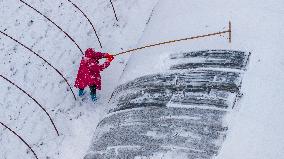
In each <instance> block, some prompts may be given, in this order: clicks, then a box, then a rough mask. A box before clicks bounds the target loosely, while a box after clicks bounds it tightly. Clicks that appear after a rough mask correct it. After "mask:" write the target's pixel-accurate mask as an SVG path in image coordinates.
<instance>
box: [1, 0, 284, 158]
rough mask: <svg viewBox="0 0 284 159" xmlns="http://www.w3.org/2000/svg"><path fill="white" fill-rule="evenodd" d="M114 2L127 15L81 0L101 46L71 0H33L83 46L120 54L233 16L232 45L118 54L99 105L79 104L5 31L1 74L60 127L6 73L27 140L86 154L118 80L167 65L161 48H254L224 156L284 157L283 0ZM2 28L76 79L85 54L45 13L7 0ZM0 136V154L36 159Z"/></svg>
mask: <svg viewBox="0 0 284 159" xmlns="http://www.w3.org/2000/svg"><path fill="white" fill-rule="evenodd" d="M113 2H114V6H115V7H116V9H117V14H118V19H119V22H116V20H115V17H114V15H113V12H112V8H111V5H110V3H109V1H106V0H97V1H91V0H86V1H84V2H81V1H79V0H77V1H75V0H74V3H76V4H77V5H78V6H79V7H81V9H82V10H84V11H85V12H86V13H87V15H88V16H89V17H90V19H91V21H92V22H94V24H95V27H96V29H97V31H98V34H99V37H100V38H101V41H102V45H103V47H104V48H103V49H99V45H98V43H97V40H96V37H95V34H94V32H93V31H92V28H91V26H90V25H89V23H88V22H87V20H86V19H84V17H83V16H82V15H81V13H80V12H79V11H77V10H76V9H75V8H74V7H73V6H72V5H71V4H70V3H69V2H68V1H67V0H48V1H37V0H27V3H29V4H32V5H33V6H34V7H35V8H37V9H38V10H39V11H41V12H42V13H44V14H45V15H46V16H48V17H50V18H51V19H52V20H54V21H55V22H56V23H57V24H58V25H59V26H61V27H62V28H63V29H64V30H66V31H67V32H68V33H69V34H70V35H71V36H72V37H73V38H74V39H75V40H76V41H77V42H78V44H79V45H80V46H81V48H82V49H86V48H88V47H94V48H96V49H97V50H99V51H102V52H111V53H117V52H120V51H122V50H126V49H128V48H135V47H139V46H143V45H145V44H149V43H155V42H162V41H167V40H172V39H177V38H184V37H188V36H194V35H201V34H207V33H211V32H216V31H222V30H225V29H227V27H228V21H229V20H231V21H232V24H233V27H232V28H233V34H232V35H233V41H232V43H231V44H228V39H226V38H227V36H225V35H224V37H223V36H221V37H220V36H215V37H209V38H204V39H199V40H195V41H186V42H180V43H176V44H174V45H172V44H170V45H165V46H162V47H155V48H151V49H145V50H143V51H139V52H135V53H133V56H131V57H130V59H129V60H128V58H129V54H127V55H122V56H118V57H117V58H116V59H115V61H114V63H113V64H112V65H111V66H110V68H108V69H107V70H106V71H105V72H103V90H102V91H101V92H99V100H98V101H97V103H96V104H93V103H92V102H91V101H89V100H85V101H80V100H78V101H74V99H73V96H72V94H71V92H70V90H68V86H67V85H66V83H64V81H63V80H62V78H61V77H60V76H59V75H58V74H56V72H55V71H54V70H52V69H51V68H50V67H49V66H48V65H47V64H45V63H44V62H43V61H42V60H40V59H39V58H37V57H36V56H35V55H33V54H31V53H30V52H29V51H28V50H26V49H25V48H23V47H22V46H20V45H18V44H17V43H15V42H14V41H12V40H11V39H9V38H7V37H5V36H3V35H2V34H0V52H1V53H0V58H1V60H0V65H1V66H0V67H1V69H0V73H1V74H2V75H5V76H6V77H8V78H9V79H11V80H12V81H14V82H15V83H17V84H18V85H19V86H20V87H22V88H23V89H25V90H26V91H27V92H29V93H30V94H31V95H32V96H33V97H35V98H36V99H37V100H38V101H39V103H41V104H42V105H43V106H44V107H45V108H46V109H47V111H48V112H49V113H50V114H51V117H52V119H54V121H55V124H56V126H57V128H58V130H59V133H60V136H59V137H57V136H56V133H55V131H54V130H53V127H52V125H51V124H50V122H49V120H48V118H47V116H46V114H44V113H43V111H42V110H41V109H40V108H39V107H38V106H37V105H36V103H34V102H33V101H32V100H31V99H29V98H28V97H27V96H26V95H24V94H23V93H22V92H20V91H19V90H17V89H16V88H15V87H14V86H12V85H10V84H9V83H7V82H6V81H4V80H2V79H1V82H0V86H1V88H2V89H1V90H2V91H0V121H1V122H3V123H6V124H7V125H8V126H9V127H11V128H12V129H13V130H15V131H16V132H18V133H19V134H20V135H21V136H22V137H23V138H24V139H26V140H27V142H28V143H30V145H31V146H32V148H33V149H34V150H35V151H36V153H37V155H38V157H39V158H50V159H65V158H68V159H77V158H83V156H84V155H85V154H86V152H87V150H88V149H89V148H88V147H89V145H90V144H91V139H92V136H93V132H94V130H95V128H96V125H97V123H98V122H99V121H100V120H101V119H103V117H104V116H105V115H106V113H107V111H108V110H109V109H110V108H109V106H108V104H107V102H108V99H109V97H110V96H111V93H112V91H113V90H114V88H115V87H116V86H118V84H122V83H125V82H127V81H130V80H132V79H134V78H136V77H140V76H143V75H146V74H151V73H156V72H157V71H161V70H163V69H164V68H165V67H166V66H167V63H163V55H160V54H162V53H163V52H167V53H168V52H170V53H179V52H183V51H195V50H204V49H205V50H207V49H232V50H241V51H246V52H251V53H252V55H251V58H250V62H249V68H248V71H247V72H246V74H245V76H244V78H243V83H242V92H243V94H244V95H243V97H242V99H241V102H240V103H239V106H238V108H237V111H236V112H234V113H233V114H231V115H230V118H228V119H227V122H228V123H229V125H230V129H229V133H228V136H227V138H226V140H225V142H224V144H223V148H222V150H221V151H220V153H219V156H218V157H217V158H218V159H227V158H230V159H239V158H242V159H270V158H271V159H273V158H284V136H283V134H284V126H283V119H284V118H283V113H284V108H283V103H284V92H283V90H284V83H283V79H284V63H283V61H284V55H283V50H284V48H283V45H281V44H282V43H283V41H284V28H283V26H284V20H283V17H284V9H283V7H284V2H283V1H282V0H274V1H264V0H251V1H246V0H230V1H227V0H212V1H210V2H209V1H205V0H201V1H200V0H190V1H189V0H177V1H172V0H163V1H158V0H153V1H149V0H148V1H147V0H127V1H126V0H116V1H115V0H113ZM0 30H1V31H5V33H7V34H9V35H11V36H13V37H14V38H16V39H18V40H19V41H21V42H23V43H24V44H25V45H27V46H28V47H31V48H32V49H33V50H34V51H35V52H37V53H39V54H40V55H41V56H43V57H44V58H46V59H47V60H48V61H49V62H50V63H52V64H53V65H54V66H55V67H56V68H58V69H59V70H60V72H62V73H63V75H65V76H66V77H67V79H68V80H69V82H70V83H71V84H73V83H74V80H75V76H76V71H77V68H78V64H79V62H80V57H81V54H80V51H79V50H78V48H77V47H76V46H75V45H74V44H73V43H72V41H71V40H70V39H68V38H67V37H66V36H65V35H64V34H63V33H62V32H61V31H60V30H58V28H56V27H55V26H54V25H53V24H52V23H50V22H48V21H47V20H46V19H44V18H43V17H42V16H41V15H39V14H37V13H36V12H35V11H33V10H31V9H30V8H28V7H27V6H25V5H23V3H21V2H20V1H19V0H9V1H8V0H0ZM127 61H128V62H127ZM126 63H127V66H126V68H124V66H125V64H126ZM152 68H155V69H152ZM123 69H125V71H124V73H123V74H122V75H121V73H122V71H123ZM155 71H156V72H155ZM120 77H122V78H121V80H119V79H120ZM74 90H75V89H74ZM76 93H77V91H76ZM87 98H88V97H87ZM0 143H1V146H0V158H4V159H18V158H32V157H33V156H32V154H31V152H30V151H29V150H28V149H27V147H26V146H25V145H24V144H22V143H21V142H20V141H19V139H18V138H16V137H15V136H13V135H12V134H11V133H10V132H9V131H8V130H7V129H4V128H2V127H1V128H0Z"/></svg>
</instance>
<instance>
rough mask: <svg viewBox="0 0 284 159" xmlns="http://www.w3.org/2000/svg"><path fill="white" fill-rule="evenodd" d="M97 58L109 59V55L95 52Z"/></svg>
mask: <svg viewBox="0 0 284 159" xmlns="http://www.w3.org/2000/svg"><path fill="white" fill-rule="evenodd" d="M95 56H96V58H97V59H102V58H107V57H108V56H109V54H108V53H102V52H95Z"/></svg>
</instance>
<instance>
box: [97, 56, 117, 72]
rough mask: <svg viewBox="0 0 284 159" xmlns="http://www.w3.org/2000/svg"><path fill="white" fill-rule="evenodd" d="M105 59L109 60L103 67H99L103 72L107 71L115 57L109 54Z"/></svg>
mask: <svg viewBox="0 0 284 159" xmlns="http://www.w3.org/2000/svg"><path fill="white" fill-rule="evenodd" d="M105 58H107V59H106V61H105V62H104V63H103V64H102V65H99V66H100V70H101V71H102V70H104V69H106V68H107V67H108V66H109V65H110V63H111V61H112V60H113V59H114V57H113V56H112V55H109V54H107V55H106V56H105Z"/></svg>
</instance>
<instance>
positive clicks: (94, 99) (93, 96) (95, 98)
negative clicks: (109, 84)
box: [91, 94, 97, 102]
mask: <svg viewBox="0 0 284 159" xmlns="http://www.w3.org/2000/svg"><path fill="white" fill-rule="evenodd" d="M91 98H92V101H93V102H95V101H96V100H97V96H96V94H91Z"/></svg>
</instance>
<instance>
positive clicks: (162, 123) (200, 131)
mask: <svg viewBox="0 0 284 159" xmlns="http://www.w3.org/2000/svg"><path fill="white" fill-rule="evenodd" d="M248 58H249V54H247V53H245V52H240V51H229V50H207V51H198V52H188V53H181V54H174V55H171V56H170V58H169V60H170V61H172V62H173V64H172V65H171V67H170V70H169V71H168V72H166V73H162V74H155V75H148V76H144V77H140V78H137V79H135V80H133V81H130V82H128V83H126V84H123V85H120V86H119V87H118V88H117V89H116V90H115V92H114V96H113V100H112V102H113V103H114V104H115V107H114V108H113V109H112V110H111V111H110V112H109V115H108V116H107V117H105V118H104V119H103V120H102V121H101V122H100V124H99V125H98V127H97V129H96V132H95V138H94V140H93V143H92V146H91V148H90V152H89V153H88V154H87V155H86V156H85V159H113V158H127V159H133V158H135V157H141V156H143V157H149V158H151V157H153V156H154V155H157V154H168V153H172V154H179V155H183V156H185V158H189V159H197V158H198V159H209V158H212V157H213V156H216V155H217V154H218V151H219V149H220V147H221V146H222V143H223V141H224V140H225V137H226V133H227V130H228V125H226V124H225V123H224V122H223V119H224V117H225V115H226V114H227V112H228V111H230V110H231V109H233V108H234V105H235V103H236V100H237V99H238V97H239V95H240V87H241V78H242V74H243V72H244V71H245V69H246V65H247V63H248Z"/></svg>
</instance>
